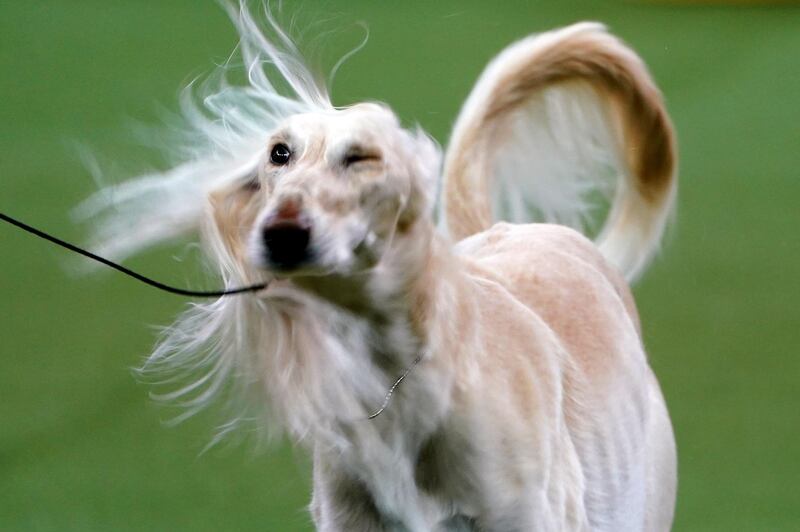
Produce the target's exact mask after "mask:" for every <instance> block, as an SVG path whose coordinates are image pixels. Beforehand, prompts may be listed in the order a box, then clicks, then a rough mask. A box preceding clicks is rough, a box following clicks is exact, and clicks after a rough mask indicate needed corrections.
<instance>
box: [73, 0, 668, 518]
mask: <svg viewBox="0 0 800 532" xmlns="http://www.w3.org/2000/svg"><path fill="white" fill-rule="evenodd" d="M230 11H231V15H232V18H233V20H234V22H235V23H236V25H237V27H238V29H239V33H240V35H241V43H240V47H239V52H240V54H241V57H242V60H243V65H244V72H245V73H246V76H245V77H246V81H245V82H244V83H243V84H239V85H237V84H235V83H234V82H233V81H230V80H228V79H227V78H226V76H225V72H222V73H221V75H219V76H216V77H213V78H211V79H210V80H209V81H208V82H207V83H205V84H204V85H202V86H199V87H195V88H194V89H193V91H189V92H187V96H186V98H185V100H184V107H183V109H184V112H185V117H186V120H187V124H188V127H189V129H190V132H189V137H188V138H187V142H185V143H184V145H183V146H182V151H181V152H180V153H181V155H182V156H183V159H181V162H179V163H178V164H176V165H175V166H173V167H171V168H169V169H168V170H166V171H163V172H154V173H151V174H148V175H145V176H140V177H139V178H137V179H133V180H130V181H128V182H124V183H122V184H120V185H118V186H115V187H111V188H109V189H106V190H103V191H101V192H100V193H98V195H96V196H95V197H93V198H92V199H90V200H88V202H87V203H86V204H85V205H84V207H83V209H84V212H85V213H86V214H88V215H91V216H95V215H99V218H94V220H95V221H96V222H97V223H98V227H99V233H98V235H97V237H98V240H97V244H98V245H97V248H99V249H100V250H101V251H104V252H105V253H107V254H110V255H114V256H117V257H123V256H126V255H129V254H131V253H133V252H136V251H139V250H141V249H144V248H146V247H149V246H151V245H154V244H157V243H160V242H162V241H165V240H168V239H171V238H174V237H180V236H183V235H186V234H190V233H192V232H194V231H198V232H199V233H200V234H201V236H202V241H203V243H204V246H205V249H206V250H207V251H208V254H209V256H210V259H211V261H212V262H213V264H214V265H215V267H216V268H217V269H218V270H219V272H220V275H221V277H222V279H223V280H224V281H225V283H226V285H227V286H237V285H241V284H242V283H253V282H259V281H264V282H268V287H267V288H266V289H264V290H262V291H260V292H258V293H255V294H249V295H238V296H233V297H227V298H221V299H219V300H215V301H213V302H210V303H198V304H195V305H192V306H191V308H190V309H188V310H187V311H186V312H185V313H184V314H183V315H182V316H181V317H180V318H179V319H178V320H177V321H176V323H175V324H173V325H172V326H171V327H170V328H168V329H167V330H166V331H165V333H164V335H163V337H162V339H161V341H160V343H159V344H158V346H157V347H156V348H155V351H154V353H153V354H152V355H151V357H150V359H149V361H148V363H147V365H146V367H145V369H146V370H147V371H157V372H160V371H163V370H169V371H173V372H178V373H179V374H184V375H183V376H184V377H187V378H190V379H191V380H190V381H189V382H188V384H186V385H185V386H184V387H182V388H179V389H177V390H173V391H172V392H170V393H165V394H164V396H165V397H166V398H167V399H175V400H178V402H180V403H182V404H184V405H186V406H187V410H186V415H189V414H191V413H192V412H194V411H196V410H197V409H199V408H201V407H203V406H205V405H206V404H208V403H209V401H210V400H211V399H212V398H214V397H217V396H219V395H223V396H225V397H226V398H227V399H225V403H226V404H228V405H232V408H235V409H236V410H235V411H234V412H233V413H232V420H233V421H231V424H230V425H231V426H233V425H235V424H236V422H237V421H242V420H245V419H255V420H256V423H258V424H259V425H263V426H268V427H271V428H276V427H281V428H282V429H284V430H285V431H286V432H288V434H289V435H290V436H291V437H292V438H293V439H295V440H296V441H299V442H302V444H304V445H305V446H306V447H307V448H308V449H309V451H310V452H311V453H312V455H313V464H314V470H313V497H312V501H311V505H310V510H311V515H312V517H313V520H314V523H315V525H316V527H317V529H318V530H322V531H364V532H367V531H376V532H377V531H414V532H422V531H445V530H448V531H450V530H452V531H455V530H463V531H468V530H472V531H495V532H511V531H530V530H545V531H566V530H596V531H600V530H604V531H613V532H620V531H629V530H647V531H661V530H668V529H669V528H670V526H671V522H672V516H673V509H674V502H675V492H676V454H675V444H674V437H673V433H672V428H671V424H670V419H669V416H668V414H667V409H666V406H665V402H664V399H663V397H662V394H661V391H660V389H659V385H658V383H657V381H656V378H655V377H654V375H653V372H652V371H651V369H650V366H649V365H648V361H647V357H646V355H645V351H644V348H643V345H642V337H641V330H640V327H639V318H638V315H637V311H636V308H635V306H634V301H633V298H632V296H631V292H630V290H629V288H628V284H627V283H628V282H630V281H632V280H634V279H635V278H636V277H637V276H638V275H639V274H641V273H642V272H643V270H644V269H645V267H646V266H647V264H648V262H649V260H650V259H651V258H652V257H653V255H654V254H655V253H656V251H657V248H658V246H659V242H660V240H661V236H662V233H663V231H664V228H665V225H666V223H667V221H668V219H669V218H670V212H671V210H672V209H671V208H672V205H673V202H674V201H673V200H674V198H675V192H676V175H675V172H676V170H675V168H676V154H675V150H676V148H675V141H674V134H673V130H672V126H671V124H670V120H669V118H668V116H667V114H666V111H665V108H664V104H663V101H662V97H661V95H660V93H659V91H658V89H657V88H656V87H655V85H654V83H653V81H652V80H651V78H650V76H649V74H648V72H647V70H646V68H645V66H644V65H643V63H642V61H641V60H640V59H639V57H637V55H636V54H635V53H634V52H632V51H631V50H630V49H629V48H628V47H627V46H625V45H624V44H623V43H621V42H620V41H619V40H618V39H616V38H615V37H613V36H611V35H610V34H608V33H607V32H606V31H605V29H604V28H603V27H602V26H601V25H599V24H596V23H579V24H575V25H572V26H569V27H566V28H563V29H559V30H555V31H551V32H548V33H542V34H539V35H534V36H531V37H528V38H525V39H523V40H521V41H519V42H517V43H515V44H512V45H511V46H509V47H508V48H507V49H506V50H504V51H503V52H502V53H500V55H498V56H497V57H496V58H495V59H494V60H493V61H492V62H491V63H490V64H489V65H488V67H487V68H486V70H485V71H484V72H483V74H482V75H481V77H480V78H479V80H478V81H477V84H476V85H475V88H474V89H473V90H472V93H471V94H470V95H469V97H468V99H467V101H466V103H465V104H464V106H463V108H462V110H461V112H460V114H459V116H458V118H457V120H456V122H455V126H454V128H453V131H452V135H451V137H450V140H449V143H448V144H447V146H446V148H445V149H444V150H440V148H439V146H438V145H437V144H436V143H435V142H434V141H433V140H432V139H431V138H430V137H429V136H428V135H427V134H425V133H424V132H423V131H422V130H421V129H419V128H416V127H410V128H409V127H404V126H403V125H401V122H400V120H399V119H398V118H397V116H396V115H395V114H394V113H393V112H392V111H391V110H390V109H389V108H388V107H387V106H386V105H383V104H380V103H372V102H370V103H359V104H356V105H351V106H347V107H335V106H334V105H333V104H332V103H331V101H330V98H329V96H328V92H327V89H326V87H325V85H324V84H323V83H321V82H320V81H319V80H318V77H316V76H314V75H313V74H312V73H311V72H310V71H309V70H308V69H307V68H306V67H305V66H304V63H303V61H302V60H301V58H300V56H299V54H298V52H297V49H296V47H295V45H294V44H293V42H292V41H291V40H290V39H289V37H288V36H287V35H286V34H285V33H283V32H282V31H281V30H280V28H279V27H278V26H277V25H276V24H275V21H274V20H273V19H272V15H271V14H270V13H269V12H266V13H264V14H262V15H259V16H256V15H253V14H252V13H251V12H249V11H248V10H247V9H245V8H234V7H231V8H230ZM224 68H227V69H228V70H230V69H232V68H233V67H232V66H231V65H227V66H226V67H224ZM198 93H199V94H200V96H201V97H200V98H197V94H198ZM442 152H443V156H442ZM603 197H607V198H608V201H607V202H606V203H605V206H606V208H607V210H603V205H604V203H603V201H602V198H603ZM598 209H599V210H598ZM437 218H438V221H437ZM598 218H600V219H601V221H603V220H604V222H603V223H602V224H599V225H595V226H592V224H591V221H592V220H595V219H598ZM496 219H506V220H508V222H504V221H498V222H495V220H496ZM531 219H534V220H537V221H538V222H540V223H524V222H528V221H530V220H531ZM510 222H519V223H510ZM570 227H573V228H570ZM581 227H589V228H590V229H587V230H586V231H585V232H586V233H587V234H592V235H594V239H593V240H591V239H590V238H588V237H586V236H583V234H582V233H581V232H579V231H578V230H576V229H575V228H578V229H579V228H581ZM592 227H594V229H591V228H592ZM179 376H180V375H179Z"/></svg>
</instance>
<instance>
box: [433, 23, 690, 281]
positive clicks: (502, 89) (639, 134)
mask: <svg viewBox="0 0 800 532" xmlns="http://www.w3.org/2000/svg"><path fill="white" fill-rule="evenodd" d="M445 157H446V158H445V170H444V180H445V184H444V186H445V215H446V219H447V224H448V228H449V231H450V234H451V235H452V236H453V237H454V238H455V239H462V238H465V237H467V236H469V235H472V234H474V233H477V232H480V231H483V230H484V229H486V228H488V227H489V226H490V225H491V223H492V221H493V219H494V215H495V214H499V215H501V216H504V217H508V218H510V219H512V220H513V221H517V222H522V221H529V220H531V219H533V220H536V221H545V222H552V223H562V224H565V225H569V226H572V227H575V228H578V229H582V228H585V227H586V225H587V222H588V223H591V218H592V215H593V214H595V213H594V212H593V211H594V210H595V209H594V203H595V202H594V201H593V200H596V199H597V196H598V195H599V194H603V195H607V196H609V197H613V198H614V199H613V202H612V203H611V208H610V212H609V215H608V217H607V219H606V221H605V224H604V225H603V228H602V230H601V231H600V233H599V237H598V238H597V243H598V246H599V247H600V249H601V251H602V252H603V254H604V255H605V256H606V258H607V259H609V260H610V261H611V262H612V263H613V264H615V265H616V266H617V267H618V268H619V269H620V270H621V271H622V272H623V273H624V274H625V276H626V278H628V279H629V280H632V279H634V278H635V277H636V276H638V275H639V273H640V272H641V271H642V270H643V269H644V267H645V266H646V264H647V262H648V261H649V259H650V258H651V257H652V255H653V254H654V253H655V251H656V250H657V248H658V245H659V242H660V239H661V235H662V233H663V230H664V227H665V224H666V221H667V219H668V217H669V213H670V211H671V207H672V204H673V199H674V196H675V190H676V178H675V166H676V162H675V157H676V156H675V141H674V135H673V130H672V126H671V124H670V121H669V118H668V116H667V113H666V111H665V109H664V105H663V102H662V98H661V95H660V93H659V91H658V89H657V88H656V87H655V85H654V83H653V81H652V80H651V78H650V76H649V74H648V73H647V69H646V68H645V66H644V64H643V63H642V61H641V60H640V59H639V57H637V56H636V54H635V53H634V52H632V51H631V50H630V49H629V48H628V47H626V46H625V45H624V44H622V43H621V42H620V41H619V40H617V39H616V38H614V37H613V36H611V35H609V34H608V33H606V31H605V29H604V28H603V26H602V25H600V24H596V23H580V24H575V25H573V26H569V27H567V28H564V29H561V30H557V31H553V32H549V33H544V34H541V35H538V36H533V37H529V38H527V39H524V40H522V41H520V42H517V43H516V44H513V45H512V46H510V47H509V48H507V49H506V50H504V51H503V52H502V53H501V54H500V55H499V56H498V57H497V58H496V59H494V61H492V62H491V63H490V64H489V66H488V67H487V68H486V70H485V71H484V72H483V74H482V75H481V77H480V79H479V80H478V82H477V84H476V86H475V88H474V89H473V91H472V93H471V94H470V96H469V98H468V99H467V101H466V103H465V105H464V107H463V109H462V110H461V114H460V115H459V117H458V120H457V122H456V125H455V127H454V129H453V134H452V137H451V140H450V144H449V147H448V149H447V152H446V154H445Z"/></svg>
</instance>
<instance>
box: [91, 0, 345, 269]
mask: <svg viewBox="0 0 800 532" xmlns="http://www.w3.org/2000/svg"><path fill="white" fill-rule="evenodd" d="M223 5H224V6H225V7H226V9H227V11H228V14H229V15H230V18H231V20H232V21H233V23H234V24H235V26H236V28H237V30H238V32H239V36H240V41H239V46H238V47H237V52H236V54H234V56H232V57H231V59H230V60H229V61H228V63H227V64H226V65H224V66H222V67H220V68H219V69H218V70H217V71H216V72H215V73H213V74H212V75H211V76H209V78H208V79H207V80H206V81H205V82H203V83H194V84H192V85H190V86H189V87H187V88H186V90H184V92H183V95H182V99H181V110H182V113H181V114H182V116H181V117H180V120H179V123H178V124H177V126H178V129H179V130H180V132H181V137H182V138H180V139H179V141H178V142H176V143H175V144H176V145H173V146H167V149H168V150H170V153H168V155H169V156H171V158H173V159H175V160H177V161H178V162H177V163H176V164H175V165H174V166H173V167H172V168H168V169H166V170H163V171H157V172H152V173H149V174H144V175H140V176H138V177H135V178H133V179H130V180H128V181H125V182H123V183H121V184H119V185H116V186H110V187H107V188H105V189H102V190H100V191H99V192H98V193H97V194H95V195H94V196H92V197H91V198H89V199H88V200H87V201H85V202H84V203H83V204H82V205H81V206H79V208H78V209H77V213H78V216H79V217H80V218H84V219H91V221H92V230H93V231H94V235H93V247H94V249H96V250H97V251H98V252H99V253H101V254H103V255H105V256H109V257H113V258H116V259H123V258H125V257H126V256H129V255H131V254H133V253H136V252H138V251H140V250H142V249H145V248H147V247H149V246H152V245H156V244H159V243H161V242H163V241H166V240H170V239H173V238H176V237H180V236H183V235H185V234H188V233H192V232H194V231H196V230H197V229H199V228H200V227H201V225H202V224H203V220H204V217H205V214H206V210H207V207H208V197H209V194H210V193H211V192H213V191H214V190H217V189H221V188H225V187H227V186H230V185H231V184H232V183H236V182H237V181H241V180H244V179H247V178H248V176H250V175H251V174H252V173H253V171H254V170H255V168H256V166H257V164H258V162H259V161H260V160H261V158H262V156H263V151H264V150H265V146H264V143H265V139H267V138H268V137H269V133H270V131H271V130H272V129H273V128H274V127H275V126H276V124H277V123H278V122H279V121H280V120H282V119H283V118H285V117H287V116H289V115H292V114H295V113H300V112H309V111H323V110H324V111H329V110H331V109H333V106H332V104H331V102H330V99H329V96H328V92H327V89H326V88H325V85H324V83H323V82H322V81H321V80H320V78H319V77H318V76H315V75H314V74H313V73H312V72H311V71H310V70H309V69H307V68H306V66H305V65H304V63H303V60H302V57H301V55H300V53H299V51H298V50H297V48H296V46H295V45H294V43H293V42H292V41H291V40H290V38H289V37H288V36H287V35H286V34H285V33H284V31H283V30H282V29H281V28H280V26H279V25H278V23H277V21H276V20H275V18H274V16H273V14H272V13H271V12H270V11H269V10H268V9H267V7H266V6H265V7H264V8H263V11H262V12H261V13H253V12H251V11H249V10H248V8H247V4H246V2H245V1H244V0H242V1H241V3H239V4H238V5H233V4H229V3H224V4H223ZM237 57H238V58H240V59H241V63H239V61H238V60H237V59H236V58H237ZM242 70H243V71H244V73H245V74H246V76H245V77H246V82H245V83H243V84H235V83H233V82H232V81H230V80H229V77H230V76H229V74H230V73H231V72H235V71H240V72H241V71H242Z"/></svg>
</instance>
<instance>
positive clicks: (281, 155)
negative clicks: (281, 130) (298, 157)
mask: <svg viewBox="0 0 800 532" xmlns="http://www.w3.org/2000/svg"><path fill="white" fill-rule="evenodd" d="M291 157H292V152H291V150H290V149H289V146H287V145H286V144H283V143H282V142H279V143H278V144H276V145H274V146H273V147H272V151H271V152H270V153H269V161H270V162H271V163H272V164H274V165H277V166H283V165H285V164H287V163H288V162H289V159H291Z"/></svg>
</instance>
